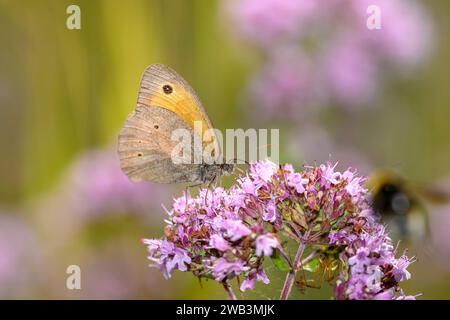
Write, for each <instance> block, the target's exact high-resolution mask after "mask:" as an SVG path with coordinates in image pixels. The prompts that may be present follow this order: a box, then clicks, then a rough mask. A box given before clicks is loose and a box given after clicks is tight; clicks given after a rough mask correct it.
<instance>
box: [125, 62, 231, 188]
mask: <svg viewBox="0 0 450 320" xmlns="http://www.w3.org/2000/svg"><path fill="white" fill-rule="evenodd" d="M196 123H197V124H200V125H199V126H198V125H195V124H196ZM212 128H213V126H212V123H211V121H210V120H209V118H208V115H207V114H206V111H205V109H204V108H203V106H202V103H201V102H200V99H199V98H198V96H197V94H196V93H195V92H194V90H193V89H192V87H191V86H190V85H189V84H188V83H187V82H186V81H185V80H184V79H183V78H182V77H181V76H180V75H179V74H177V73H176V72H175V71H174V70H172V69H170V68H169V67H167V66H165V65H162V64H153V65H150V66H149V67H147V69H146V70H145V72H144V74H143V76H142V79H141V84H140V89H139V95H138V100H137V105H136V108H135V110H134V111H133V112H132V113H131V114H130V115H129V116H128V118H127V119H126V121H125V124H124V126H123V128H122V129H121V131H120V133H119V143H118V153H119V159H120V166H121V168H122V171H123V172H124V173H125V174H126V175H127V176H128V177H129V179H130V180H132V181H134V182H138V181H153V182H158V183H182V182H188V183H210V182H212V181H214V180H215V179H217V178H218V177H220V176H222V175H228V174H231V173H232V172H233V169H234V164H228V163H224V162H223V161H214V162H213V163H205V162H200V163H177V162H176V161H173V157H172V155H173V154H172V151H173V150H174V148H175V147H176V146H177V144H178V142H177V141H174V140H173V139H172V133H173V132H174V130H177V129H184V130H187V132H189V134H190V135H191V136H192V137H194V136H195V137H194V138H197V139H200V140H198V141H201V142H202V144H200V147H199V146H198V145H196V144H195V143H192V145H189V147H190V148H191V147H192V149H193V152H194V154H195V153H200V154H201V153H202V151H203V150H201V148H203V147H202V145H209V146H212V155H213V157H215V160H219V159H220V157H221V156H222V153H221V150H220V145H219V143H218V140H217V136H216V135H215V133H214V131H213V130H208V129H212ZM191 141H194V139H192V140H191ZM193 162H194V161H193Z"/></svg>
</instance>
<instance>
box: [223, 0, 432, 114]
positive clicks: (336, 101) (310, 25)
mask: <svg viewBox="0 0 450 320" xmlns="http://www.w3.org/2000/svg"><path fill="white" fill-rule="evenodd" d="M231 4H232V5H231V9H232V10H229V14H230V15H231V21H234V23H232V28H234V29H237V32H236V35H237V36H238V37H241V38H244V39H246V40H247V41H249V42H251V43H254V44H256V45H258V47H259V48H260V49H262V53H263V54H264V57H265V60H264V63H263V66H262V67H260V70H262V71H260V72H259V73H258V74H257V76H256V77H255V79H253V80H252V86H251V87H252V88H253V90H252V96H253V97H255V98H254V99H253V100H254V102H255V104H256V105H257V107H260V108H263V109H264V111H267V113H265V114H264V115H265V116H266V117H267V118H271V117H272V116H274V115H277V116H282V117H285V118H291V117H292V116H295V115H300V114H304V112H305V110H309V109H308V108H307V107H308V105H310V104H311V105H312V106H314V107H317V105H320V104H322V105H338V106H342V107H345V108H346V109H348V110H350V111H354V110H355V109H356V108H360V107H362V106H368V105H370V102H372V101H373V99H374V98H375V97H376V93H378V88H379V86H380V79H381V75H380V74H382V73H383V72H384V73H389V72H390V71H395V72H400V73H401V72H404V71H409V70H411V69H412V67H414V66H416V65H417V64H418V63H420V62H421V61H422V60H423V58H424V57H425V56H426V55H427V53H429V51H430V47H431V44H432V24H431V19H430V18H429V16H428V14H427V11H426V10H425V8H424V7H423V6H422V5H420V4H419V3H418V2H415V1H414V2H412V1H407V0H374V1H372V0H332V1H327V3H326V4H323V5H322V6H321V7H319V4H318V2H317V1H312V0H297V1H294V0H288V1H279V0H243V1H236V2H235V1H232V2H231ZM371 5H377V6H378V7H379V8H380V12H381V16H380V17H381V29H374V30H369V28H368V27H367V20H368V18H369V16H370V12H369V13H368V11H367V9H368V8H369V6H371ZM286 47H289V48H291V51H294V52H297V53H296V54H295V55H292V56H291V57H290V58H289V59H286V57H285V56H282V57H281V59H278V58H274V57H277V56H279V55H280V52H284V51H285V48H286ZM292 48H294V49H293V50H292Z"/></svg>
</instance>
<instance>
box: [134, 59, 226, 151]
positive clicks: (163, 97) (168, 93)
mask: <svg viewBox="0 0 450 320" xmlns="http://www.w3.org/2000/svg"><path fill="white" fill-rule="evenodd" d="M137 106H138V107H139V106H160V107H162V108H165V109H167V110H170V111H173V112H174V113H175V114H177V115H178V116H179V117H180V118H181V119H182V120H184V122H185V123H186V124H188V125H189V126H190V127H191V128H194V130H195V132H196V134H198V136H199V137H202V141H203V143H204V145H207V144H210V143H213V144H214V145H213V150H214V154H215V156H216V157H219V155H220V146H219V144H218V140H217V137H216V135H215V134H214V132H212V130H211V131H209V132H207V131H206V130H207V129H212V128H213V126H212V124H211V121H210V120H209V118H208V116H207V114H206V111H205V109H204V108H203V106H202V103H201V102H200V99H199V98H198V96H197V95H196V93H195V92H194V90H193V89H192V87H191V86H190V85H189V84H188V83H187V82H186V81H185V80H184V79H183V78H182V77H181V76H180V75H179V74H177V73H176V72H175V71H174V70H172V69H170V68H169V67H167V66H164V65H162V64H153V65H150V66H149V67H148V68H147V69H146V70H145V72H144V74H143V76H142V80H141V85H140V90H139V96H138V102H137ZM195 121H198V122H199V124H201V125H200V126H198V127H199V128H198V129H197V128H196V127H194V123H195Z"/></svg>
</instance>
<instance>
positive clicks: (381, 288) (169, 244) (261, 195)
mask: <svg viewBox="0 0 450 320" xmlns="http://www.w3.org/2000/svg"><path fill="white" fill-rule="evenodd" d="M335 167H336V165H331V164H326V165H321V166H318V167H305V168H304V170H303V171H301V172H296V171H295V170H294V169H293V167H292V165H290V164H285V165H282V166H277V165H275V164H274V163H272V162H271V161H269V160H265V161H259V162H255V163H252V164H251V165H250V169H249V172H248V173H246V174H245V175H243V176H241V177H240V178H239V179H238V182H237V183H236V184H235V185H234V186H232V187H231V188H230V189H228V190H225V189H223V188H220V187H218V188H214V189H213V190H208V189H202V190H200V192H199V195H198V196H197V197H195V198H193V197H191V196H190V195H187V194H185V195H183V196H182V197H180V198H178V199H175V201H174V204H173V207H172V209H171V210H170V211H168V214H169V219H168V220H166V222H167V225H166V228H165V237H164V238H163V239H144V240H143V242H144V244H146V245H147V248H148V253H149V259H150V260H151V261H153V262H154V265H156V266H157V267H158V268H159V269H160V270H161V271H162V272H163V274H164V275H165V276H166V278H169V277H170V276H171V274H172V273H173V271H174V270H180V271H189V272H192V273H193V274H194V275H196V276H198V277H207V278H213V279H215V280H216V281H219V282H226V281H228V280H231V279H233V278H235V277H238V278H239V279H242V281H241V282H240V289H241V290H242V291H245V290H247V289H252V288H253V286H254V283H255V281H262V282H263V283H269V279H268V277H267V275H266V274H265V272H264V269H263V264H262V263H263V260H264V258H266V257H272V258H274V256H275V255H277V253H280V256H282V257H284V258H285V259H286V260H287V263H288V265H290V266H291V268H292V269H293V270H295V271H297V270H296V268H297V267H298V266H296V265H295V264H296V262H294V263H292V261H290V258H289V255H288V254H287V253H286V251H285V248H284V247H285V245H284V244H285V243H286V242H287V241H293V242H296V243H298V244H300V246H301V247H306V248H307V250H306V251H305V253H306V252H308V253H309V254H311V253H315V254H316V257H314V256H312V257H313V258H318V257H319V256H320V255H323V254H326V253H327V252H331V251H333V252H337V255H336V259H335V260H336V261H335V262H336V263H338V264H339V265H340V268H339V270H340V272H339V275H338V281H337V282H336V286H335V297H336V298H337V299H370V298H399V297H404V296H403V294H402V292H401V289H400V287H399V285H398V284H399V282H401V281H403V280H407V279H409V277H410V274H409V273H408V271H407V270H406V268H407V267H408V265H409V263H410V262H411V260H410V259H408V258H407V257H406V256H405V255H404V256H402V257H400V258H399V259H396V258H395V250H394V248H393V246H392V244H391V240H390V239H389V237H388V236H387V235H386V234H385V230H384V227H383V226H382V225H380V224H379V223H378V222H377V221H375V219H374V218H373V215H372V211H371V208H370V206H369V202H368V191H367V190H366V189H365V188H364V187H363V183H364V179H363V178H362V177H359V176H357V175H356V174H355V172H354V171H353V170H351V169H349V170H347V171H345V172H343V173H341V172H337V171H336V170H335ZM310 261H311V260H310Z"/></svg>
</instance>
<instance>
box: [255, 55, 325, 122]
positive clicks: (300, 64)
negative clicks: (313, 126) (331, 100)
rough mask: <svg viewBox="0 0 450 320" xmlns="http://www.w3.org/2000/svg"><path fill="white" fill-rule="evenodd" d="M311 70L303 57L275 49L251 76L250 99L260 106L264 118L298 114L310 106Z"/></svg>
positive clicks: (312, 77) (312, 86)
mask: <svg viewBox="0 0 450 320" xmlns="http://www.w3.org/2000/svg"><path fill="white" fill-rule="evenodd" d="M315 76H316V75H315V72H314V70H313V67H312V65H311V63H310V61H308V60H307V59H305V58H304V57H302V55H299V54H296V53H294V52H292V51H291V52H286V51H283V52H278V53H277V55H276V56H274V57H272V60H271V61H270V62H268V63H267V64H266V65H264V66H263V68H262V69H261V70H260V71H259V73H257V74H256V76H255V77H254V78H253V80H252V83H251V84H250V86H251V92H250V94H251V96H252V97H253V98H252V100H253V101H252V102H253V103H254V104H255V105H256V106H257V107H258V108H261V109H263V110H262V111H263V112H257V114H258V117H259V118H262V119H264V120H267V119H273V117H276V118H290V117H294V118H296V117H298V116H299V115H301V114H303V113H304V112H305V109H311V102H312V101H311V100H312V98H313V97H314V95H315V93H316V92H315V89H314V88H316V86H315V84H314V82H315V80H316V79H315Z"/></svg>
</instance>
